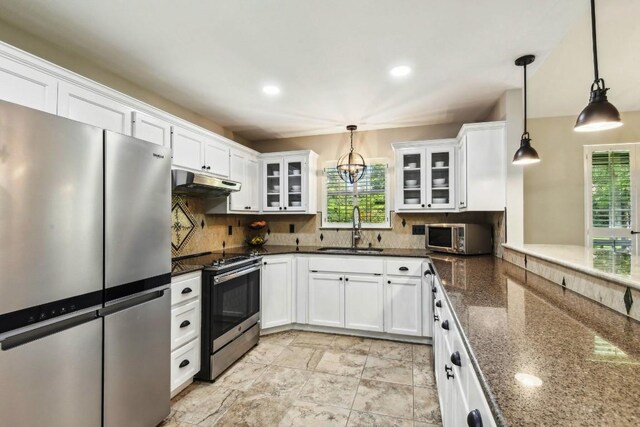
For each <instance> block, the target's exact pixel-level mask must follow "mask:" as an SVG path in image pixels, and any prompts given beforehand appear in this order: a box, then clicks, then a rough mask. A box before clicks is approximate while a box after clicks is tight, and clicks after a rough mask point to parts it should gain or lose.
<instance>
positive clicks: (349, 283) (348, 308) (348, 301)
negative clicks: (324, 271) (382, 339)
mask: <svg viewBox="0 0 640 427" xmlns="http://www.w3.org/2000/svg"><path fill="white" fill-rule="evenodd" d="M383 313H384V285H383V278H382V276H376V275H363V276H355V275H350V276H346V277H345V278H344V325H345V327H346V328H348V329H359V330H364V331H376V332H383V331H384V315H383Z"/></svg>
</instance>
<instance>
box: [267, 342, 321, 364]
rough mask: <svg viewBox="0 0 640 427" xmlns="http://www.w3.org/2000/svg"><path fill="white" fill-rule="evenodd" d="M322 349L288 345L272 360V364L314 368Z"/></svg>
mask: <svg viewBox="0 0 640 427" xmlns="http://www.w3.org/2000/svg"><path fill="white" fill-rule="evenodd" d="M323 354H324V351H322V350H320V349H315V348H310V347H295V346H289V347H285V349H284V350H283V351H282V353H280V355H278V357H277V358H276V360H274V361H273V364H274V365H278V366H286V367H288V368H297V369H310V370H313V369H315V367H316V365H318V362H319V361H320V359H321V358H322V355H323Z"/></svg>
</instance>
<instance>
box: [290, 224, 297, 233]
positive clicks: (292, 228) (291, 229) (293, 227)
mask: <svg viewBox="0 0 640 427" xmlns="http://www.w3.org/2000/svg"><path fill="white" fill-rule="evenodd" d="M295 232H296V225H295V224H289V233H292V234H293V233H295Z"/></svg>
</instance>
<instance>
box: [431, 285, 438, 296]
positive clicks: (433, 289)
mask: <svg viewBox="0 0 640 427" xmlns="http://www.w3.org/2000/svg"><path fill="white" fill-rule="evenodd" d="M431 292H433V293H434V294H436V293H438V288H436V287H435V286H432V287H431Z"/></svg>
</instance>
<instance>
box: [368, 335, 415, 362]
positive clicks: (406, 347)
mask: <svg viewBox="0 0 640 427" xmlns="http://www.w3.org/2000/svg"><path fill="white" fill-rule="evenodd" d="M412 353H413V352H412V350H411V344H405V343H400V342H393V341H381V340H375V341H374V342H373V343H372V344H371V349H370V350H369V355H370V356H375V357H380V358H382V359H394V360H412V358H413V355H412Z"/></svg>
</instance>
